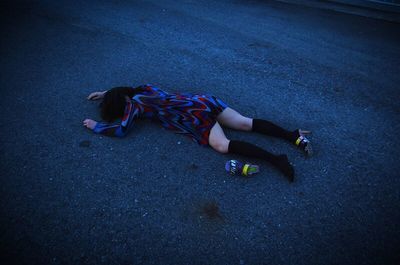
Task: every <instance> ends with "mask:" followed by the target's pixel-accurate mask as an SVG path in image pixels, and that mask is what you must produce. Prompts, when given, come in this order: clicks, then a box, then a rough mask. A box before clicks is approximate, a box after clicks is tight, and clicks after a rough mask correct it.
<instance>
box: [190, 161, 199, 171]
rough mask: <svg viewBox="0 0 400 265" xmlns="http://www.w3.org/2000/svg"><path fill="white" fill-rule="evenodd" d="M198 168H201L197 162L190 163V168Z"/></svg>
mask: <svg viewBox="0 0 400 265" xmlns="http://www.w3.org/2000/svg"><path fill="white" fill-rule="evenodd" d="M198 168H199V166H198V165H196V164H195V163H191V164H190V165H189V169H191V170H196V169H198Z"/></svg>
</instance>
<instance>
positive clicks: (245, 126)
mask: <svg viewBox="0 0 400 265" xmlns="http://www.w3.org/2000/svg"><path fill="white" fill-rule="evenodd" d="M217 120H218V122H219V123H220V124H221V125H223V126H226V127H228V128H231V129H235V130H241V131H251V129H252V127H253V119H251V118H248V117H245V116H243V115H241V114H240V113H239V112H237V111H236V110H233V109H231V108H229V107H228V108H226V109H225V110H224V111H223V112H222V113H220V114H219V115H218V117H217Z"/></svg>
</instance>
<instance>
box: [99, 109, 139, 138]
mask: <svg viewBox="0 0 400 265" xmlns="http://www.w3.org/2000/svg"><path fill="white" fill-rule="evenodd" d="M138 116H139V108H138V107H137V106H135V105H134V104H133V103H132V102H128V103H127V104H126V107H125V112H124V117H123V118H122V120H121V124H114V125H113V124H107V123H102V122H98V123H97V124H96V126H95V127H94V129H93V132H95V133H99V134H104V135H106V136H116V137H124V136H125V135H126V134H127V133H128V131H129V129H130V128H131V127H132V125H133V124H134V121H135V120H136V119H137V118H138Z"/></svg>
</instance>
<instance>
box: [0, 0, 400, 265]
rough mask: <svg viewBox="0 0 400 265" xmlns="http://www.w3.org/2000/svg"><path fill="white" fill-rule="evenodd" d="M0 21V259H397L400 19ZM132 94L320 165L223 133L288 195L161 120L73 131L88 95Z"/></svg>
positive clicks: (138, 9)
mask: <svg viewBox="0 0 400 265" xmlns="http://www.w3.org/2000/svg"><path fill="white" fill-rule="evenodd" d="M0 9H1V11H0V12H1V16H0V17H1V18H0V19H1V32H2V37H1V56H0V60H1V71H0V74H1V81H0V82H1V83H0V89H1V96H0V121H1V137H0V148H1V159H0V168H1V183H0V184H1V185H0V192H1V197H0V199H1V200H0V205H1V208H0V214H1V216H0V217H1V231H0V232H1V233H0V239H1V241H0V244H1V245H0V247H1V249H2V251H1V253H2V258H4V259H7V260H8V263H5V262H2V264H16V263H17V264H296V265H301V264H305V265H310V264H399V262H400V256H399V253H400V249H399V246H400V230H399V223H400V209H399V208H400V207H399V202H400V192H399V188H400V185H399V184H400V178H399V177H400V176H399V174H400V173H399V172H400V165H399V150H400V141H399V136H398V133H399V132H400V103H399V102H400V97H399V95H400V93H399V84H400V75H399V69H400V26H399V24H394V23H389V22H384V21H379V20H375V19H370V18H365V17H358V16H352V15H346V14H341V13H337V12H333V11H328V10H317V9H312V8H307V7H301V6H299V5H295V6H293V5H290V4H284V3H278V2H274V1H256V0H253V1H244V0H233V1H227V0H226V1H216V2H214V1H190V0H188V1H172V0H165V1H156V0H150V1H82V2H81V1H75V2H73V1H25V2H12V3H7V2H2V3H1V4H0ZM144 83H151V84H154V85H157V86H159V87H161V88H162V89H164V90H166V91H171V92H173V91H186V92H207V93H212V94H214V95H216V96H218V97H220V98H222V99H223V100H224V101H226V102H227V103H228V104H229V105H230V106H231V107H232V108H234V109H236V110H237V111H239V112H241V113H242V114H243V115H246V116H249V117H257V118H265V119H268V120H271V121H274V122H276V123H278V124H280V125H282V126H284V127H286V128H288V129H291V130H294V129H296V128H302V129H309V130H312V131H313V135H312V137H311V140H312V142H313V143H314V149H315V150H314V151H315V155H314V156H313V157H311V158H309V159H306V158H305V157H304V156H303V155H302V153H301V152H300V151H299V150H297V149H296V148H294V147H293V146H292V145H290V144H289V143H286V142H284V141H282V140H280V139H274V138H270V137H266V136H262V135H257V134H252V133H245V132H237V131H233V130H226V134H227V136H228V137H229V138H230V139H237V140H246V141H249V142H252V143H254V144H257V145H259V146H261V147H264V148H266V149H267V150H269V151H271V152H274V153H286V154H287V155H288V157H289V159H290V161H291V162H292V163H293V164H294V167H295V170H296V179H295V182H294V183H293V184H290V183H289V182H288V181H287V180H286V179H285V178H284V177H283V176H282V175H281V174H280V173H279V172H278V171H276V170H275V169H273V168H272V167H271V166H270V165H268V164H266V163H262V162H260V161H255V160H249V159H246V158H243V157H239V156H233V155H221V154H218V153H217V152H215V151H213V150H212V149H211V148H206V147H201V146H198V145H197V144H196V143H193V142H192V141H190V139H189V138H186V137H184V136H181V135H176V134H174V133H172V132H170V131H166V130H164V129H162V128H161V126H160V125H159V124H157V123H155V122H151V121H139V122H138V123H137V124H136V126H135V128H134V129H133V130H132V131H131V133H130V134H129V135H128V136H126V137H125V138H123V139H115V138H109V137H105V136H100V135H95V134H92V133H91V132H90V131H89V130H87V129H85V128H84V127H83V126H82V121H83V120H84V119H85V118H93V119H97V120H98V119H99V112H98V102H90V101H88V100H87V99H86V97H87V95H88V94H89V93H90V92H92V91H101V90H105V89H108V88H111V87H113V86H120V85H132V86H136V85H141V84H144ZM229 159H239V160H242V161H250V162H252V163H260V168H261V172H260V173H259V174H258V175H256V176H255V177H254V178H251V179H244V178H241V177H232V176H230V175H228V174H227V173H226V172H225V169H224V165H225V162H226V161H227V160H229ZM12 262H13V263H12Z"/></svg>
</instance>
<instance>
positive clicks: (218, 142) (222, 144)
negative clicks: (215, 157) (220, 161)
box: [208, 122, 229, 154]
mask: <svg viewBox="0 0 400 265" xmlns="http://www.w3.org/2000/svg"><path fill="white" fill-rule="evenodd" d="M208 143H209V145H210V146H211V147H212V148H213V149H214V150H215V151H217V152H220V153H223V154H226V153H228V146H229V140H228V139H227V138H226V136H225V134H224V131H223V130H222V128H221V126H220V125H219V123H218V122H216V123H215V125H214V126H213V127H212V129H211V131H210V136H209V137H208Z"/></svg>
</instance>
